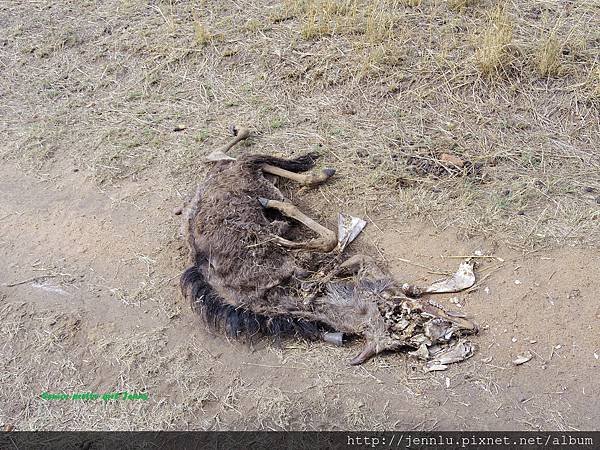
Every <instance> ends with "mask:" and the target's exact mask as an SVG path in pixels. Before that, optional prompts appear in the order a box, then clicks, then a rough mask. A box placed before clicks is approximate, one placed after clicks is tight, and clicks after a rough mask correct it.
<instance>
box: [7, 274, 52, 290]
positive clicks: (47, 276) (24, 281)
mask: <svg viewBox="0 0 600 450" xmlns="http://www.w3.org/2000/svg"><path fill="white" fill-rule="evenodd" d="M58 276H59V275H58V274H57V275H42V276H41V277H33V278H28V279H26V280H23V281H17V282H16V283H10V284H5V286H6V287H14V286H19V285H21V284H26V283H31V282H34V281H38V280H43V279H44V278H54V277H58Z"/></svg>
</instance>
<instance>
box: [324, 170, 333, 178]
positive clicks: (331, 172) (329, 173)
mask: <svg viewBox="0 0 600 450" xmlns="http://www.w3.org/2000/svg"><path fill="white" fill-rule="evenodd" d="M323 174H324V175H325V176H326V177H327V178H329V177H332V176H333V175H334V174H335V169H323Z"/></svg>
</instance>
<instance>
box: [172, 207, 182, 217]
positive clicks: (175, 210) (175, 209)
mask: <svg viewBox="0 0 600 450" xmlns="http://www.w3.org/2000/svg"><path fill="white" fill-rule="evenodd" d="M182 212H183V206H178V207H177V208H173V214H175V215H176V216H179V215H181V213H182Z"/></svg>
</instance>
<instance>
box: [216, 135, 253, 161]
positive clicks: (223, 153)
mask: <svg viewBox="0 0 600 450" xmlns="http://www.w3.org/2000/svg"><path fill="white" fill-rule="evenodd" d="M233 135H234V136H235V137H234V138H233V139H232V140H231V141H229V143H227V144H225V145H224V146H223V147H221V148H218V149H217V150H215V151H213V152H212V153H211V154H210V155H208V156H207V157H206V160H207V161H212V162H217V161H234V160H235V158H232V157H231V156H228V155H227V152H228V151H229V150H230V149H231V147H233V146H234V145H235V144H237V143H238V142H240V141H243V140H244V139H246V138H248V136H250V130H249V129H247V128H239V129H236V128H233Z"/></svg>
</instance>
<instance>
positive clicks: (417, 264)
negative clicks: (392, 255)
mask: <svg viewBox="0 0 600 450" xmlns="http://www.w3.org/2000/svg"><path fill="white" fill-rule="evenodd" d="M396 259H397V260H398V261H402V262H404V263H406V264H412V265H413V266H417V267H420V268H421V269H425V270H427V271H428V272H429V273H433V274H436V275H451V273H450V272H439V271H437V270H434V269H432V268H431V267H427V266H424V265H423V264H419V263H416V262H413V261H411V260H410V259H404V258H396Z"/></svg>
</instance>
